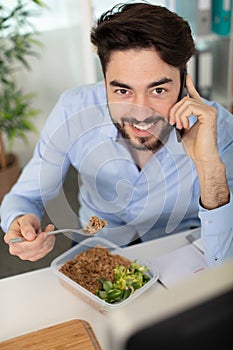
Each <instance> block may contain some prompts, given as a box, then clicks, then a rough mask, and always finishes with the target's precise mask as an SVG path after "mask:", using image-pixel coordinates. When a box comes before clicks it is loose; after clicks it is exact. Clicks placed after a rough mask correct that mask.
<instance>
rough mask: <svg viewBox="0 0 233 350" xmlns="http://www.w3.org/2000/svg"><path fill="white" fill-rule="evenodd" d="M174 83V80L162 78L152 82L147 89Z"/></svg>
mask: <svg viewBox="0 0 233 350" xmlns="http://www.w3.org/2000/svg"><path fill="white" fill-rule="evenodd" d="M171 82H172V79H170V78H166V77H165V78H162V79H160V80H158V81H152V82H151V83H150V84H148V85H147V88H149V89H150V88H152V87H156V86H159V85H163V84H167V83H171Z"/></svg>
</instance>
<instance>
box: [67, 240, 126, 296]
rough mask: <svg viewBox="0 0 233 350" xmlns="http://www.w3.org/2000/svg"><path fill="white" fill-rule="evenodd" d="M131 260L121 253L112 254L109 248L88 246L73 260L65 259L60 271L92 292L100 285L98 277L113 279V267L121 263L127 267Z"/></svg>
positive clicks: (94, 292)
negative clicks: (88, 247)
mask: <svg viewBox="0 0 233 350" xmlns="http://www.w3.org/2000/svg"><path fill="white" fill-rule="evenodd" d="M130 264H131V261H130V260H129V259H127V258H125V257H123V256H121V255H118V254H112V253H111V252H110V251H109V249H107V248H104V247H101V246H100V245H98V246H96V247H95V248H90V249H88V250H86V251H84V252H81V253H79V254H78V255H76V256H75V258H74V259H73V260H69V261H67V262H66V263H65V264H64V265H63V266H62V267H61V268H60V271H61V272H62V273H64V274H65V275H66V276H68V277H69V278H71V279H72V280H73V281H75V282H77V283H78V284H80V285H81V286H82V287H84V288H86V289H87V290H88V291H90V292H91V293H93V294H96V291H97V290H98V289H100V288H101V287H102V285H101V283H100V282H99V281H98V279H99V278H100V277H102V278H103V279H106V280H108V281H111V282H113V280H114V268H115V267H117V266H119V265H123V266H125V267H126V268H129V267H130Z"/></svg>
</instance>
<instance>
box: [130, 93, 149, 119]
mask: <svg viewBox="0 0 233 350" xmlns="http://www.w3.org/2000/svg"><path fill="white" fill-rule="evenodd" d="M130 112H131V115H132V116H133V117H134V118H136V119H138V120H141V121H142V120H144V119H146V118H148V117H150V116H151V115H152V114H153V109H152V107H151V106H150V101H149V99H148V98H147V97H146V96H144V95H143V96H135V97H134V99H133V101H132V104H131V106H130Z"/></svg>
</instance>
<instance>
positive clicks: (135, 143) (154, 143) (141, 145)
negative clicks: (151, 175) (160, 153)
mask: <svg viewBox="0 0 233 350" xmlns="http://www.w3.org/2000/svg"><path fill="white" fill-rule="evenodd" d="M129 143H130V145H131V146H132V147H133V148H134V149H136V150H138V151H150V152H155V151H157V150H158V149H159V148H160V147H161V145H162V142H161V141H160V140H158V139H154V140H150V138H144V137H141V138H138V139H137V140H132V139H130V140H129Z"/></svg>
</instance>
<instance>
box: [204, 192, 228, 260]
mask: <svg viewBox="0 0 233 350" xmlns="http://www.w3.org/2000/svg"><path fill="white" fill-rule="evenodd" d="M199 217H200V219H201V227H202V228H201V230H202V231H201V240H202V245H203V249H204V252H205V256H206V259H207V262H208V264H209V265H210V266H214V265H218V264H220V263H221V262H223V261H224V260H226V259H229V258H232V257H233V195H232V192H231V193H230V202H229V203H228V204H226V205H224V206H221V207H219V208H216V209H213V210H206V209H204V208H203V207H201V205H200V206H199Z"/></svg>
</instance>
